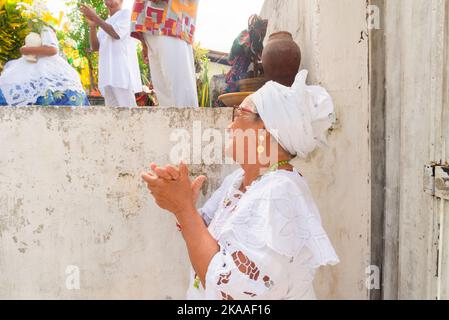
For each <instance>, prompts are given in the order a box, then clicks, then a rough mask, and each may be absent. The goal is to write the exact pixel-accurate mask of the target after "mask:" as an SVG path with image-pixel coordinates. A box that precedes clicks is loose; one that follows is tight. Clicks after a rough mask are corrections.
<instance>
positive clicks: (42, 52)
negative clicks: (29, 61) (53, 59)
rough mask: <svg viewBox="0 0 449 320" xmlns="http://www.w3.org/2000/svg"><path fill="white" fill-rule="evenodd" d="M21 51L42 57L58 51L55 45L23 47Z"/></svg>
mask: <svg viewBox="0 0 449 320" xmlns="http://www.w3.org/2000/svg"><path fill="white" fill-rule="evenodd" d="M20 52H21V53H22V54H23V55H33V56H40V57H50V56H54V55H55V54H57V53H58V50H57V49H56V48H55V47H51V46H40V47H22V48H21V49H20Z"/></svg>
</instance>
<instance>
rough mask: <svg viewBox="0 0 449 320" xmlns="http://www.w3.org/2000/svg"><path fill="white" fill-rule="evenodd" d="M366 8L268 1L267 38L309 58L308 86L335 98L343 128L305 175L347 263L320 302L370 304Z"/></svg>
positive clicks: (331, 1) (321, 281)
mask: <svg viewBox="0 0 449 320" xmlns="http://www.w3.org/2000/svg"><path fill="white" fill-rule="evenodd" d="M366 5H367V2H366V1H363V0H360V1H354V0H338V1H335V0H267V1H266V2H265V5H264V7H263V9H262V15H263V16H265V17H267V18H268V19H269V20H270V21H269V28H268V29H269V30H268V34H270V33H272V32H275V31H281V30H286V31H289V32H291V33H292V34H293V36H294V38H295V40H296V41H297V43H298V44H299V45H300V47H301V50H302V53H303V64H302V67H303V68H305V69H308V70H309V71H310V78H309V82H310V83H311V84H321V85H323V86H324V87H326V88H327V89H328V90H329V92H330V93H331V95H332V97H333V99H334V102H335V105H336V109H337V110H336V111H337V117H338V121H339V123H338V125H337V127H336V129H335V130H334V132H333V133H332V135H331V137H330V139H329V142H330V146H331V149H330V150H329V151H328V152H323V153H317V154H316V155H315V156H314V157H313V158H312V159H311V161H309V162H307V163H300V164H299V167H300V168H301V170H302V171H303V172H304V173H305V176H306V178H307V179H308V181H309V182H310V184H311V186H312V189H313V193H314V195H315V197H316V199H317V202H318V205H319V207H320V209H321V213H322V217H323V221H324V224H325V226H326V228H327V230H329V231H330V236H331V239H332V240H333V242H334V244H335V246H336V250H337V252H338V254H339V256H340V258H341V263H340V264H339V265H338V266H337V267H332V268H325V269H324V270H323V271H322V272H321V273H320V274H319V277H318V279H317V281H316V287H317V294H318V296H319V297H321V298H359V299H366V298H368V290H367V288H366V286H365V279H366V277H367V275H366V274H365V270H366V268H367V267H368V266H369V265H370V218H371V217H370V210H371V207H370V205H371V204H370V203H371V202H370V201H371V186H370V183H371V181H370V170H371V164H370V144H369V143H370V142H369V141H370V113H369V97H368V92H369V87H368V39H367V23H366V12H367V8H366Z"/></svg>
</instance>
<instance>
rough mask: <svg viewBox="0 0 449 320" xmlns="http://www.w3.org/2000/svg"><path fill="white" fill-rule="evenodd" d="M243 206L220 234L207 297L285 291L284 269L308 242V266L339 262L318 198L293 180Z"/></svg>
mask: <svg viewBox="0 0 449 320" xmlns="http://www.w3.org/2000/svg"><path fill="white" fill-rule="evenodd" d="M258 191H259V190H258ZM241 208H242V209H241V210H242V211H236V212H235V213H234V219H235V220H231V222H230V223H229V225H226V226H225V227H224V229H223V230H224V231H223V233H222V235H221V236H220V238H219V239H218V244H219V246H220V252H218V253H217V254H216V255H215V256H214V257H213V259H212V260H211V262H210V264H209V267H208V271H207V274H206V288H205V289H206V297H207V298H208V299H279V298H281V297H285V296H286V295H287V294H288V288H289V283H288V281H289V275H288V274H287V272H286V271H287V270H288V269H289V267H290V265H291V263H293V262H294V259H295V258H296V257H297V256H298V254H299V253H300V252H301V250H303V248H305V247H306V248H307V249H308V250H310V252H311V254H312V258H311V261H310V263H309V264H308V265H307V267H310V268H318V267H319V266H321V265H326V264H335V263H338V257H337V255H336V253H335V251H334V249H333V247H332V244H331V243H330V240H329V238H328V237H327V234H326V232H325V231H324V229H323V228H322V226H321V221H320V218H319V212H318V211H317V208H316V206H315V204H314V202H313V201H312V199H309V197H308V195H304V194H301V192H299V191H298V190H295V187H294V186H293V185H292V184H290V183H287V182H286V183H279V184H276V183H271V184H269V185H268V186H267V188H266V189H261V190H260V192H258V194H257V197H255V198H253V199H251V200H250V202H249V203H248V204H247V205H245V204H242V207H241Z"/></svg>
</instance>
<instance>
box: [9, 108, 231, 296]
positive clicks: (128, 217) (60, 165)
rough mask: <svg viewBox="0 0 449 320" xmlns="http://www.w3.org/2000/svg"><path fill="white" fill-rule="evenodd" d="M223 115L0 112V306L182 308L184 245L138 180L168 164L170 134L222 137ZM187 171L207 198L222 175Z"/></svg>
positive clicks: (167, 216)
mask: <svg viewBox="0 0 449 320" xmlns="http://www.w3.org/2000/svg"><path fill="white" fill-rule="evenodd" d="M229 111H230V110H223V109H220V110H209V109H208V110H204V109H203V110H196V111H193V110H173V109H162V108H157V109H156V108H155V109H135V110H129V109H109V108H89V109H79V108H78V109H70V108H5V107H4V108H0V150H1V152H0V299H2V298H3V299H4V298H19V299H22V298H31V299H35V298H43V299H49V298H57V299H68V298H74V299H78V298H87V299H99V298H100V299H103V298H106V299H108V298H125V299H134V298H136V299H165V298H178V299H179V298H181V299H182V298H184V293H185V290H186V288H187V284H188V271H189V260H188V257H187V253H186V250H185V245H184V242H183V240H182V239H181V236H180V234H179V233H178V231H177V229H176V227H175V221H174V219H173V217H171V215H170V214H168V213H166V212H163V211H162V210H160V209H158V208H157V207H156V206H155V204H154V203H153V200H152V199H151V197H150V196H149V195H148V194H147V191H146V185H144V184H143V183H142V181H141V179H140V172H141V171H142V170H144V168H145V167H146V165H148V164H149V163H150V162H152V161H154V162H156V163H159V164H165V163H167V162H168V161H169V159H168V154H169V152H170V149H171V147H172V146H173V144H172V143H170V142H169V135H170V133H171V132H172V130H173V129H175V128H186V129H189V130H191V128H192V123H193V121H194V120H198V121H201V123H202V126H203V128H206V127H211V128H224V127H225V126H226V125H227V123H228V121H229V120H230V113H229ZM191 169H192V171H193V174H198V173H199V172H204V173H205V174H206V175H207V176H208V178H209V183H208V185H207V190H206V191H207V194H209V193H210V191H211V190H215V189H216V188H217V186H218V184H219V183H220V180H221V178H222V176H223V175H225V174H226V173H227V172H228V171H229V170H230V169H231V168H229V167H227V166H224V167H217V166H215V167H214V166H212V167H202V166H192V167H191ZM69 265H75V266H78V267H79V269H80V276H81V278H80V280H81V281H80V282H81V283H80V285H81V288H80V290H74V291H70V290H67V289H66V285H65V281H66V274H65V271H66V267H67V266H69Z"/></svg>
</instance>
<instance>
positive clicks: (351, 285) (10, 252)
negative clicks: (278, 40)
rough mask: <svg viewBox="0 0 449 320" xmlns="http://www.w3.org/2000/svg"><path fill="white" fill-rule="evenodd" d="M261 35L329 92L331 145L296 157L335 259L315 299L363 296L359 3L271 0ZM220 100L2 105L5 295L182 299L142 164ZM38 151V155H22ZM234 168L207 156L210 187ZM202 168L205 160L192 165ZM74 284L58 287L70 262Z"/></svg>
mask: <svg viewBox="0 0 449 320" xmlns="http://www.w3.org/2000/svg"><path fill="white" fill-rule="evenodd" d="M263 15H264V16H266V17H268V18H269V19H270V26H269V33H271V32H273V31H275V30H276V31H277V30H288V31H291V32H292V33H293V34H294V35H295V39H296V40H297V41H298V43H299V44H300V46H301V48H302V51H303V56H304V63H303V67H305V68H307V69H309V70H310V78H309V80H310V82H311V83H316V84H322V85H323V86H325V87H326V88H327V89H328V90H329V91H330V93H331V95H332V96H333V98H334V101H335V104H336V108H337V115H338V120H339V123H338V125H337V126H336V128H335V130H334V131H333V133H332V135H331V136H330V139H329V145H330V148H329V149H328V150H327V151H326V152H317V153H316V154H315V155H314V156H313V157H312V158H311V160H310V161H308V162H305V163H299V164H298V166H299V168H300V170H301V171H302V172H303V173H304V175H305V176H306V178H307V179H308V181H309V182H310V184H311V186H312V189H313V193H314V196H315V197H316V200H317V203H318V206H319V207H320V209H321V212H322V217H323V221H324V225H325V227H326V229H327V230H328V232H329V235H330V237H331V239H332V240H333V242H334V244H335V247H336V250H337V252H338V254H339V256H340V258H341V263H340V264H339V265H338V266H337V267H328V268H325V269H323V270H322V271H321V272H320V273H319V276H318V279H317V281H316V288H317V294H318V297H319V298H324V299H336V298H361V299H365V298H367V297H368V291H367V289H366V287H365V278H366V275H365V268H366V267H367V266H368V265H369V259H370V250H369V248H370V240H369V239H370V156H369V151H370V149H369V125H370V123H369V102H368V60H367V59H368V58H367V57H368V43H367V40H366V38H364V39H361V33H362V32H364V31H366V21H365V17H366V2H365V1H353V0H339V1H335V0H299V1H297V0H284V1H279V0H278V1H276V0H267V1H266V3H265V6H264V9H263ZM229 118H230V114H229V111H225V110H197V111H193V110H173V109H172V110H170V109H151V110H145V109H136V110H125V109H106V108H95V109H94V108H91V109H86V110H82V109H74V110H71V109H66V108H61V109H54V108H44V109H39V108H37V109H35V108H31V109H17V108H16V109H12V108H1V109H0V147H1V153H0V270H1V273H0V297H9V298H55V297H56V298H86V297H87V298H91V299H94V298H150V299H151V298H161V299H164V298H167V297H171V298H182V297H183V295H184V291H185V288H186V286H187V276H188V273H187V271H188V259H187V256H186V252H185V249H184V244H183V243H182V240H181V238H180V235H179V234H178V233H177V231H176V228H175V227H174V221H173V219H172V218H171V217H170V216H169V215H167V214H166V213H164V212H162V211H161V210H159V209H157V208H156V207H155V206H154V204H152V202H151V201H150V199H149V197H148V196H147V194H146V190H145V188H144V185H143V184H142V182H141V181H140V177H139V175H138V174H139V172H140V171H141V170H142V169H143V167H144V166H145V165H146V164H147V163H148V162H150V161H156V162H158V163H165V162H167V161H168V158H167V155H168V153H169V150H170V144H169V143H168V142H167V137H168V135H169V133H170V130H171V129H172V128H173V127H186V128H190V127H191V124H192V120H193V119H201V120H202V121H203V123H207V124H210V125H212V126H213V127H217V128H223V127H225V126H226V124H227V121H228V120H229ZM30 159H32V161H31V160H30ZM229 169H230V168H227V167H226V168H221V167H209V168H204V171H205V172H206V174H207V175H208V176H209V178H210V179H211V181H212V185H210V186H209V189H208V192H210V191H211V190H212V189H214V188H216V187H217V185H218V180H219V178H220V177H222V176H223V175H224V174H225V173H226V171H229ZM195 170H196V171H198V172H199V171H202V169H201V168H197V169H195ZM68 265H77V266H79V267H80V270H81V289H80V290H79V291H68V290H67V289H66V288H65V279H66V278H65V277H66V275H65V273H64V272H65V269H66V267H67V266H68Z"/></svg>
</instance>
